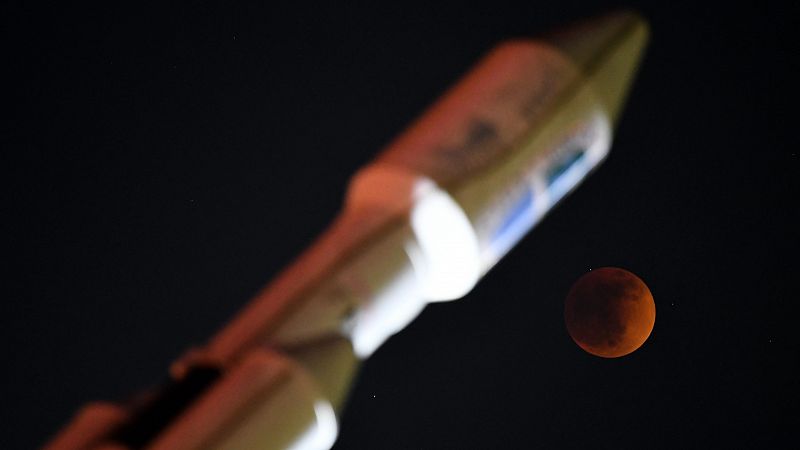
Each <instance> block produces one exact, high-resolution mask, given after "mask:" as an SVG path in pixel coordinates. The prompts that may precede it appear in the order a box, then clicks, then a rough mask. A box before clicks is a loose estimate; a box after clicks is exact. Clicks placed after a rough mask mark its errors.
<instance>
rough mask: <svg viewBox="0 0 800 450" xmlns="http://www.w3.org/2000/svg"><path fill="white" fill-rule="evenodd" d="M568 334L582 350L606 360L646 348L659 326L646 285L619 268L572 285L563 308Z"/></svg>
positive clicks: (598, 271) (595, 273)
mask: <svg viewBox="0 0 800 450" xmlns="http://www.w3.org/2000/svg"><path fill="white" fill-rule="evenodd" d="M564 320H565V322H566V324H567V331H568V332H569V335H570V336H571V337H572V340H573V341H575V343H576V344H578V345H579V346H580V347H581V348H582V349H584V350H586V351H587V352H589V353H591V354H593V355H597V356H601V357H603V358H618V357H620V356H625V355H627V354H629V353H631V352H633V351H634V350H636V349H637V348H639V347H641V345H642V344H644V341H646V340H647V338H648V336H650V332H651V331H653V325H654V324H655V322H656V304H655V302H654V301H653V295H652V294H651V293H650V289H648V288H647V285H646V284H644V282H643V281H642V280H641V279H639V277H637V276H636V275H634V274H632V273H630V272H628V271H627V270H624V269H619V268H616V267H603V268H600V269H595V270H592V271H591V272H589V273H587V274H585V275H584V276H582V277H581V278H579V279H578V281H576V282H575V284H574V285H572V288H571V289H570V291H569V294H567V299H566V301H565V304H564Z"/></svg>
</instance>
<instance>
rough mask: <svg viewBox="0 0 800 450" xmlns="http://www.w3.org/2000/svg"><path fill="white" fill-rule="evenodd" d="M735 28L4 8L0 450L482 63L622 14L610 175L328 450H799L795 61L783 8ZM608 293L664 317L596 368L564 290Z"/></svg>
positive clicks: (203, 320)
mask: <svg viewBox="0 0 800 450" xmlns="http://www.w3.org/2000/svg"><path fill="white" fill-rule="evenodd" d="M265 3H266V2H265ZM336 3H339V2H336ZM342 3H344V2H342ZM746 3H747V2H736V4H739V5H741V6H735V5H734V4H733V2H731V3H728V4H726V6H725V9H720V8H719V7H716V6H714V7H712V6H703V5H698V4H694V3H686V4H679V3H676V2H634V1H631V2H628V3H625V4H617V3H588V2H584V1H557V2H552V1H551V2H545V1H539V2H535V1H531V2H525V3H519V4H503V3H499V2H487V3H485V4H483V5H480V6H470V4H468V3H467V2H464V3H461V4H454V5H448V6H444V5H439V4H438V3H437V4H436V5H433V4H428V5H426V6H419V5H412V4H408V3H402V4H395V5H392V6H380V7H372V8H367V9H365V8H364V7H363V6H359V7H356V6H344V5H338V6H327V7H324V8H323V7H319V6H315V5H308V4H305V3H303V4H300V3H296V4H293V5H291V6H282V7H276V6H267V5H261V6H257V7H245V6H231V7H226V8H217V7H204V6H186V7H183V8H180V7H170V8H166V7H163V6H158V7H146V6H143V5H141V4H140V3H133V4H131V5H129V6H127V7H115V9H108V8H105V7H104V8H98V9H94V8H82V9H73V8H71V7H62V6H55V7H54V6H52V5H47V6H44V5H42V6H29V5H22V3H21V2H19V3H15V4H12V5H11V6H6V7H4V9H3V13H2V14H0V15H1V16H2V33H3V37H2V40H3V42H4V44H5V45H6V46H7V50H6V51H5V52H4V55H3V58H2V59H3V66H4V69H3V72H5V73H6V74H10V77H9V78H8V80H10V81H6V82H5V83H4V88H5V89H4V91H6V93H5V94H4V97H5V98H6V101H5V102H4V104H5V105H6V107H7V108H6V109H7V117H6V118H3V119H2V130H0V131H2V136H0V142H2V166H3V169H4V172H5V173H6V174H5V175H4V181H6V182H7V183H8V187H7V188H6V189H5V194H7V196H8V197H9V198H8V199H7V200H6V201H5V202H4V207H3V220H2V221H3V227H4V228H7V231H6V232H4V242H5V244H4V247H5V248H6V252H5V254H6V256H5V257H4V258H3V259H4V265H5V266H6V268H5V269H4V275H6V277H4V278H6V281H5V282H4V286H5V287H6V289H5V292H6V294H5V295H4V298H3V301H2V303H0V304H1V305H2V306H0V308H2V311H0V321H1V322H0V325H1V326H0V330H1V331H0V332H2V335H0V338H1V339H2V354H3V376H4V378H5V381H4V382H3V383H2V391H0V394H1V395H2V397H0V398H2V399H3V401H2V403H3V408H2V410H3V414H4V416H6V417H5V419H4V422H3V424H4V427H3V428H4V430H5V431H4V432H3V436H2V438H0V446H2V448H8V449H11V448H32V447H35V446H36V445H39V444H41V443H43V442H44V441H45V440H46V439H47V438H48V436H50V435H51V434H52V433H54V432H55V431H57V430H58V429H59V428H60V427H61V426H62V425H63V424H65V423H66V422H67V420H68V419H69V417H70V416H71V414H72V413H73V412H74V411H75V410H76V409H77V408H78V407H79V406H80V405H82V404H83V403H85V402H87V401H89V400H92V399H123V398H125V397H126V396H127V395H128V394H130V393H132V392H135V391H137V390H139V389H142V388H144V387H147V386H149V385H152V384H155V383H157V382H159V381H160V380H161V379H162V378H163V376H164V375H165V373H166V372H165V371H166V368H167V366H168V364H169V363H170V362H171V361H172V360H173V359H175V358H176V357H178V356H179V355H181V354H182V353H183V351H184V350H185V349H187V348H188V347H189V346H191V345H195V344H200V343H202V342H203V341H204V340H205V339H206V338H207V337H209V336H210V335H212V334H213V333H214V332H215V331H216V330H217V329H218V328H219V327H220V326H221V325H222V324H223V323H224V322H225V321H226V320H227V319H228V318H230V317H231V315H232V314H233V313H234V312H235V311H236V310H237V309H238V308H239V307H241V306H242V305H243V304H244V303H245V302H246V301H247V300H248V299H249V297H250V296H251V295H252V294H253V293H254V292H255V291H256V290H257V289H258V288H259V287H260V286H262V285H263V284H265V283H266V282H267V281H268V280H269V279H270V278H271V277H272V276H273V275H275V274H276V273H277V272H278V271H279V270H280V269H281V268H282V267H283V266H284V265H285V264H287V263H288V262H289V261H290V260H291V259H292V258H293V257H294V256H295V255H297V254H298V253H299V252H300V251H301V250H302V249H303V248H304V247H305V245H306V244H308V243H309V242H310V241H311V240H312V238H313V237H314V236H315V235H317V234H318V233H319V232H321V231H322V230H323V229H324V227H325V226H326V224H327V222H328V220H329V219H331V218H332V217H333V216H334V215H335V213H336V212H337V209H338V207H339V205H340V201H341V197H342V194H343V192H344V188H345V186H346V182H347V180H348V177H349V175H350V174H352V173H353V172H354V171H355V170H356V168H358V167H359V166H360V165H362V164H364V163H365V162H367V161H369V160H370V159H371V158H372V157H373V155H375V153H376V152H377V151H378V150H379V149H380V148H381V147H382V145H384V144H385V143H387V142H388V141H389V140H390V139H391V138H392V137H393V136H395V135H396V134H397V133H399V132H401V131H402V129H403V128H404V127H405V125H406V124H407V123H408V122H409V121H410V120H412V119H413V118H414V117H415V116H416V115H417V114H418V113H420V112H421V111H422V110H423V109H424V108H425V107H426V105H428V104H429V103H430V102H431V101H432V100H433V99H434V98H436V96H437V95H438V94H439V93H441V92H442V91H443V89H445V88H446V87H447V86H448V85H450V84H451V83H452V82H453V81H454V80H456V79H457V77H458V76H459V75H460V74H462V73H463V72H464V71H465V70H466V69H467V68H468V67H469V66H470V65H471V64H472V63H473V62H474V61H475V60H476V59H478V58H479V57H480V56H481V55H482V54H483V53H484V52H485V51H487V50H488V49H489V48H490V47H492V46H493V45H494V44H496V43H497V42H499V41H500V40H502V39H504V38H508V37H517V36H533V35H536V34H537V33H542V32H545V31H547V30H549V29H551V28H552V27H555V26H558V25H563V24H567V23H569V22H572V21H574V20H577V19H581V18H586V17H589V16H592V15H595V14H598V13H603V12H607V11H609V10H611V9H614V8H616V7H618V6H627V7H631V8H633V9H636V10H639V11H640V12H642V13H643V14H644V15H645V16H646V17H647V18H648V19H649V20H650V21H651V25H652V40H651V45H650V47H649V49H648V52H647V54H646V57H645V60H644V62H643V65H642V68H641V72H640V74H639V77H638V80H637V82H636V84H635V86H634V89H633V91H632V93H631V96H630V98H629V103H628V106H627V109H626V111H625V112H624V114H623V117H622V121H621V123H620V124H619V127H618V133H617V135H616V137H615V142H614V145H613V147H612V153H611V156H610V158H609V160H608V161H607V162H606V164H605V165H604V166H603V167H602V168H601V169H600V170H599V171H598V172H596V173H595V174H594V175H593V176H592V177H591V178H590V179H589V180H588V181H587V182H586V183H585V184H584V185H583V186H582V187H581V188H580V189H579V190H578V191H577V192H576V193H575V194H574V195H573V196H571V197H569V198H568V199H567V200H566V201H564V202H563V203H562V205H561V206H560V207H558V208H557V209H556V210H554V211H553V213H552V214H551V215H550V216H549V217H548V218H547V219H546V220H545V221H544V222H543V223H542V224H541V225H540V226H539V227H538V228H537V229H536V230H535V231H534V232H533V233H532V234H531V235H529V237H527V238H526V239H525V240H524V241H523V242H522V243H521V244H520V245H519V246H518V247H517V248H516V249H515V250H513V251H512V253H511V254H510V255H509V256H508V257H507V258H506V259H505V260H504V261H502V262H501V263H500V264H499V265H498V266H497V267H496V268H495V270H493V271H492V272H491V273H490V274H489V275H488V276H487V277H486V278H485V279H484V280H483V281H482V282H481V283H480V284H479V285H478V286H477V287H476V289H475V290H474V291H473V292H472V293H470V294H469V295H468V296H467V297H466V298H464V299H462V300H460V301H458V302H453V303H445V304H437V305H434V306H430V307H428V308H427V309H426V310H425V311H424V312H423V314H422V315H421V316H420V317H419V318H418V319H417V320H416V321H415V322H414V323H413V324H412V325H410V326H409V327H408V328H407V329H406V330H404V331H403V332H402V333H400V334H399V335H397V336H395V337H393V338H392V339H390V340H389V341H388V342H387V343H386V344H385V345H384V346H383V347H382V348H381V349H380V350H379V351H378V352H377V353H376V354H375V355H374V356H373V357H372V358H371V359H370V360H369V361H368V362H367V363H366V364H365V365H364V367H363V370H362V372H361V373H360V376H359V378H358V380H357V383H356V384H355V386H354V389H353V392H352V396H351V399H350V402H349V406H348V408H347V411H346V413H345V414H344V417H343V419H342V423H341V435H340V440H339V444H338V446H337V448H341V449H348V448H365V449H390V448H392V449H394V448H396V449H410V448H425V449H440V448H453V449H463V448H504V447H505V448H509V447H510V448H529V447H543V448H577V447H584V446H589V447H595V448H611V447H613V448H628V447H634V446H636V447H642V446H643V447H665V448H688V447H704V448H707V447H721V446H728V447H731V446H732V447H737V448H738V447H742V448H746V447H751V448H759V447H763V446H765V445H767V446H769V445H770V444H771V445H772V446H776V445H778V442H779V441H778V440H777V439H778V438H779V437H780V436H782V435H787V436H790V437H791V435H792V434H794V435H795V437H796V435H797V430H798V429H800V412H799V411H798V404H799V403H798V392H800V388H799V387H798V383H799V382H798V371H797V365H798V355H799V352H798V338H797V330H798V326H797V316H796V315H793V314H792V313H793V308H790V307H791V306H792V305H793V304H794V303H795V302H796V301H797V300H798V296H797V293H796V288H795V283H794V281H795V278H793V277H795V275H796V273H797V269H798V265H797V260H796V255H797V231H796V227H797V225H798V220H797V206H798V205H797V202H796V199H795V197H796V193H797V192H798V156H797V148H796V145H795V139H794V138H795V136H794V135H792V136H790V130H791V129H792V128H796V125H795V124H794V122H790V121H789V119H788V114H787V113H786V112H785V111H789V110H790V108H789V107H790V106H791V104H793V103H792V102H793V101H790V100H789V92H793V91H794V86H792V87H791V89H790V85H789V78H790V75H791V76H793V75H792V72H790V69H789V58H790V57H794V56H796V39H793V38H794V37H796V34H795V33H793V32H791V31H792V30H790V29H789V26H790V18H791V15H790V14H789V13H788V11H785V10H782V9H781V8H780V7H779V4H776V3H775V4H772V5H771V6H770V5H767V2H752V3H749V4H746ZM790 32H791V33H790ZM608 265H612V266H620V267H625V268H627V269H629V270H631V271H633V272H635V273H636V274H638V275H639V276H641V277H642V278H643V279H644V280H645V281H646V282H647V283H648V284H649V286H650V288H651V290H652V292H653V294H654V297H655V299H656V304H657V320H656V326H655V329H654V331H653V333H652V335H651V337H650V339H649V340H648V342H647V343H646V344H645V345H644V346H643V347H642V348H641V349H640V350H639V351H637V352H635V353H633V354H632V355H630V356H628V357H625V358H622V359H616V360H605V359H601V358H596V357H592V356H590V355H588V354H586V353H584V352H583V351H582V350H580V349H579V348H578V347H577V346H576V345H575V344H574V343H573V342H572V341H571V340H570V338H569V336H568V335H567V333H566V331H565V328H564V325H563V318H562V311H563V309H562V308H563V298H564V296H565V294H566V292H567V290H568V289H569V287H570V285H571V284H572V282H573V281H574V280H576V279H577V278H578V277H579V276H580V275H582V274H583V273H585V272H586V271H587V270H589V269H590V268H595V267H600V266H608ZM787 445H788V444H787Z"/></svg>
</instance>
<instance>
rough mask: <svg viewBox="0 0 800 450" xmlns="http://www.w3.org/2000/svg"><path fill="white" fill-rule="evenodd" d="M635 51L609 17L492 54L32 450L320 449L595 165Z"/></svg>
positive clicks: (639, 37) (630, 31)
mask: <svg viewBox="0 0 800 450" xmlns="http://www.w3.org/2000/svg"><path fill="white" fill-rule="evenodd" d="M647 37H648V27H647V24H646V22H645V21H644V20H643V19H642V18H641V17H639V16H638V15H637V14H635V13H630V12H618V13H613V14H609V15H606V16H602V17H599V18H595V19H592V20H587V21H585V22H582V23H579V24H576V25H574V26H571V27H568V28H564V29H562V30H560V31H557V32H554V33H550V34H548V35H546V36H545V37H543V38H541V39H537V40H533V39H516V40H511V41H507V42H502V43H500V44H499V45H497V46H496V47H495V48H493V49H492V50H491V51H489V52H488V54H486V55H485V56H484V57H483V58H482V59H481V60H480V61H478V62H477V64H476V65H475V66H474V67H473V68H472V69H471V70H470V71H469V72H468V73H467V74H466V75H464V76H463V78H462V79H461V80H459V81H458V82H457V83H456V84H454V85H453V87H452V88H450V89H449V90H448V91H447V92H446V93H445V94H444V95H443V96H442V97H441V98H440V99H438V100H437V101H436V102H435V103H434V104H433V105H432V106H431V107H430V108H429V109H428V110H426V111H425V112H424V113H423V114H422V115H421V116H420V117H419V118H418V119H417V120H416V121H415V122H413V123H412V124H411V125H410V127H409V128H408V129H407V130H406V131H404V132H403V133H401V134H400V135H399V136H398V137H397V138H396V139H394V140H393V141H392V142H391V143H390V144H389V145H388V146H387V147H386V148H385V149H383V151H381V152H380V153H379V154H378V156H377V157H376V158H375V159H374V160H373V161H372V162H371V163H369V164H367V165H366V166H365V167H363V168H362V169H360V170H359V171H357V172H356V173H355V175H354V176H353V177H352V179H351V181H350V184H349V187H348V189H347V192H346V194H345V198H344V202H343V207H342V209H341V212H340V213H339V215H338V216H337V217H336V218H335V219H334V220H333V221H332V223H331V224H330V226H329V227H328V229H327V230H325V231H324V232H323V233H322V234H321V235H320V236H319V238H318V239H317V240H316V241H315V242H314V243H313V244H312V245H311V246H310V247H309V248H308V249H307V250H306V251H305V252H304V253H302V254H301V255H300V256H299V257H298V258H297V259H296V260H295V261H294V262H293V263H291V264H290V265H289V266H288V267H287V268H286V269H285V270H283V271H282V272H281V273H280V274H279V276H278V277H277V278H276V279H275V280H273V281H272V282H270V283H269V284H268V285H266V287H264V288H263V289H262V290H261V291H260V292H258V293H257V294H256V296H255V297H254V298H253V299H252V301H251V302H250V303H249V304H247V305H246V306H245V307H244V308H243V309H242V310H241V311H240V312H239V313H238V314H237V315H236V316H235V317H234V318H233V319H232V320H231V321H230V322H229V323H228V324H227V325H225V326H224V327H223V328H222V329H221V330H220V331H219V332H218V333H217V334H216V335H214V336H213V337H211V338H210V339H209V340H208V341H207V342H206V343H205V344H203V345H201V346H198V347H196V348H193V349H191V350H189V351H188V352H186V354H185V355H184V356H183V357H181V358H179V359H178V360H177V361H175V362H174V363H173V364H172V365H171V367H170V368H169V381H168V382H167V383H166V384H165V385H163V386H160V387H158V388H156V389H154V390H152V391H151V392H148V393H147V394H146V395H143V396H140V397H138V398H137V399H136V400H135V401H132V402H130V403H129V404H115V403H108V402H94V403H90V404H88V405H86V406H84V407H83V408H82V409H80V410H79V411H78V412H77V413H76V414H75V416H74V417H73V419H72V420H71V422H70V423H69V424H68V425H67V426H66V427H65V428H64V429H62V430H61V431H60V432H59V433H57V434H56V435H55V436H54V437H53V438H52V439H51V440H50V442H48V443H47V444H46V445H45V448H46V449H49V450H75V449H94V450H112V449H113V450H133V449H150V450H200V449H237V450H249V449H294V450H300V449H328V448H330V447H331V446H332V445H333V443H334V442H335V439H336V435H337V432H338V423H337V416H338V415H339V414H340V413H341V411H342V409H343V407H344V405H345V401H346V396H347V392H348V389H349V387H350V385H351V384H352V382H353V378H354V375H355V374H356V372H357V370H358V367H359V365H360V364H361V362H363V361H364V360H366V359H367V358H368V357H369V356H370V355H371V354H372V353H373V352H375V351H376V350H378V349H379V347H380V345H381V344H382V343H383V342H385V341H386V339H388V338H389V337H390V336H391V335H393V334H395V333H396V332H398V331H399V330H401V329H402V328H404V327H405V326H406V325H407V324H408V323H409V322H411V321H412V320H413V319H414V318H415V317H416V316H417V315H418V314H420V313H421V312H422V310H423V309H424V307H425V305H426V304H428V303H430V302H441V301H449V300H454V299H458V298H460V297H462V296H464V295H465V294H467V293H468V292H469V291H470V290H471V289H472V288H473V287H474V286H475V284H476V283H477V282H478V281H479V280H480V279H481V277H483V276H484V275H485V274H486V273H487V272H488V271H489V270H490V269H491V268H492V267H493V266H494V265H495V264H496V263H497V262H498V261H499V260H500V259H501V258H502V257H503V256H504V255H505V254H506V253H507V252H508V251H509V250H510V249H511V248H513V246H514V245H515V244H516V243H517V242H519V240H520V239H522V237H523V236H524V235H525V234H526V233H527V232H529V231H530V230H531V229H532V228H533V227H535V225H536V224H537V223H538V222H539V221H541V220H542V219H543V218H544V216H545V215H546V214H547V212H548V211H550V210H551V209H552V208H553V206H554V205H556V204H557V203H558V202H559V200H561V199H562V198H564V196H565V195H567V194H568V193H569V192H571V191H572V190H573V189H575V188H576V187H577V186H578V185H579V184H580V182H581V181H582V180H583V179H584V178H585V177H586V176H587V175H588V174H589V173H591V172H592V171H593V170H595V169H596V168H597V167H598V165H599V164H600V163H601V162H602V161H603V160H604V159H605V157H606V156H607V154H608V152H609V147H610V144H611V137H612V130H613V126H614V124H615V123H616V121H617V119H618V117H619V115H620V112H621V108H622V105H623V104H624V101H625V97H626V94H627V92H628V90H629V87H630V85H631V83H632V80H633V77H634V75H635V72H636V69H637V67H638V65H639V61H640V57H641V55H642V52H643V49H644V46H645V44H646V41H647ZM487 307H491V305H487Z"/></svg>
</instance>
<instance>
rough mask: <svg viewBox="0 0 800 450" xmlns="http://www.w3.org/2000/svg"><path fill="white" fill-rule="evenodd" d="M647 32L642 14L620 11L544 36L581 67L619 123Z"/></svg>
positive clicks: (647, 28) (611, 114)
mask: <svg viewBox="0 0 800 450" xmlns="http://www.w3.org/2000/svg"><path fill="white" fill-rule="evenodd" d="M648 35H649V27H648V25H647V22H646V21H645V20H644V19H643V18H642V17H641V16H640V15H638V14H637V13H634V12H630V11H620V12H615V13H611V14H607V15H604V16H600V17H596V18H593V19H589V20H586V21H583V22H579V23H576V24H574V25H572V26H569V27H567V28H562V29H559V30H556V31H555V32H552V33H550V34H549V35H546V36H545V39H546V41H547V42H549V43H550V44H552V45H554V46H555V47H557V48H558V49H560V50H561V51H562V52H564V53H565V54H567V55H568V56H569V57H570V59H572V61H573V62H574V63H575V64H576V65H577V66H578V67H579V68H580V69H581V71H582V72H583V74H584V75H585V76H586V78H587V79H588V81H589V82H590V83H591V85H592V88H593V89H594V91H595V93H596V94H597V96H598V97H599V99H600V101H601V102H602V103H603V105H604V107H605V108H606V110H607V112H608V115H609V116H610V117H611V119H612V121H613V122H614V123H616V121H617V117H618V116H619V112H620V109H621V108H622V105H623V104H624V102H625V97H626V96H627V93H628V90H629V88H630V85H631V82H632V81H633V76H634V74H635V73H636V69H637V67H638V66H639V61H640V59H641V56H642V53H643V50H644V47H645V45H646V44H647V40H648Z"/></svg>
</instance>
